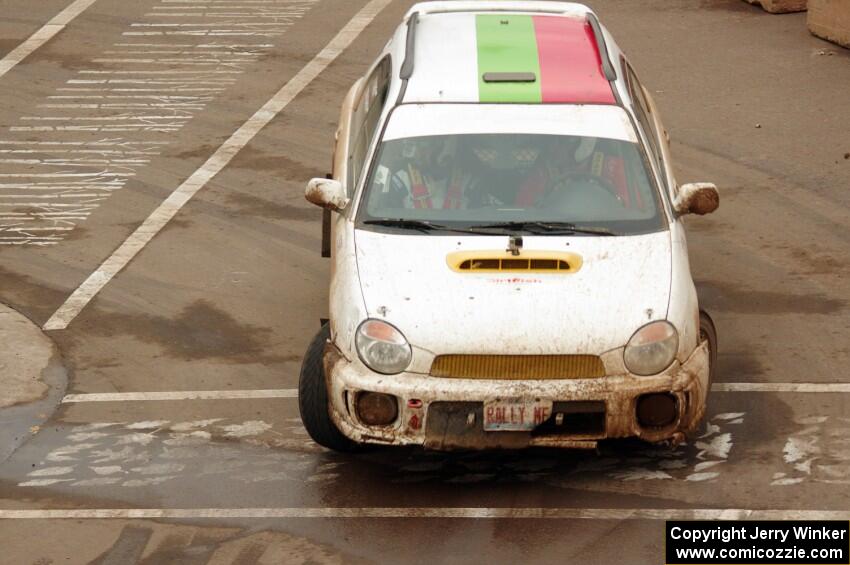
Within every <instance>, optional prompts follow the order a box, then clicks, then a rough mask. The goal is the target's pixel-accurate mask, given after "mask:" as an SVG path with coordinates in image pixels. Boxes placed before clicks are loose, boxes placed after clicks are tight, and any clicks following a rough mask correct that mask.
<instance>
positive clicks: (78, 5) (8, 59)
mask: <svg viewBox="0 0 850 565" xmlns="http://www.w3.org/2000/svg"><path fill="white" fill-rule="evenodd" d="M95 2H96V0H76V1H75V2H71V4H70V5H69V6H68V7H67V8H65V9H64V10H62V11H61V12H59V13H58V14H56V15H55V16H53V18H52V19H51V20H50V21H49V22H47V23H46V24H44V25H43V26H41V27H40V28H39V29H38V30H37V31H36V32H35V33H34V34H32V35H31V36H30V37H29V38H28V39H27V40H26V41H24V42H23V43H21V44H20V45H18V46H17V47H15V48H14V49H12V50H11V51H10V52H9V53H7V54H6V56H5V57H3V58H2V59H0V77H2V76H3V75H5V74H6V73H8V72H9V70H11V69H12V68H13V67H14V66H15V65H17V64H18V63H20V62H21V61H23V60H24V59H26V58H27V57H28V56H29V55H30V54H31V53H32V52H33V51H35V50H36V49H38V48H39V47H41V46H42V45H44V44H45V43H47V42H48V41H50V39H51V38H52V37H53V36H54V35H56V34H57V33H59V32H60V31H62V30H63V29H64V28H65V26H66V25H68V23H70V22H71V20H73V19H74V18H76V17H77V16H79V15H80V14H82V13H83V12H84V11H85V10H86V9H87V8H88V7H89V6H91V5H92V4H94V3H95Z"/></svg>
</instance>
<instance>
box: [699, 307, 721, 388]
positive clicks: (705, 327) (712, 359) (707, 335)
mask: <svg viewBox="0 0 850 565" xmlns="http://www.w3.org/2000/svg"><path fill="white" fill-rule="evenodd" d="M704 341H707V342H708V392H711V384H712V383H713V382H714V371H715V369H716V367H717V329H715V327H714V321H713V320H712V319H711V316H709V315H708V313H706V312H704V311H703V310H700V312H699V343H700V345H702V343H703V342H704Z"/></svg>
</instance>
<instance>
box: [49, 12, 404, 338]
mask: <svg viewBox="0 0 850 565" xmlns="http://www.w3.org/2000/svg"><path fill="white" fill-rule="evenodd" d="M391 1H392V0H371V1H370V2H369V3H368V4H366V6H364V7H363V8H362V9H361V10H360V11H359V12H358V13H357V14H356V15H355V16H354V17H353V18H352V19H351V20H350V21H349V22H348V23H347V24H345V26H344V27H343V28H342V29H341V30H340V31H339V33H337V35H336V36H334V38H333V39H331V41H330V43H328V44H327V45H326V46H325V47H324V48H323V49H322V50H321V51H320V52H319V53H318V54H317V55H316V56H315V57H313V59H312V60H311V61H310V62H309V63H307V64H306V65H305V66H304V67H303V68H302V69H301V70H300V71H298V73H297V74H296V75H295V76H294V77H292V79H291V80H290V81H289V82H287V83H286V84H285V85H284V86H283V87H282V88H281V89H280V90H279V91H277V93H276V94H275V95H274V96H272V97H271V99H269V101H268V102H266V103H265V104H264V105H263V107H262V108H260V109H259V110H257V112H256V113H255V114H254V115H253V116H251V117H250V118H249V119H248V121H247V122H245V123H244V124H242V125H241V126H240V127H239V129H238V130H236V131H235V132H234V133H233V135H231V136H230V137H229V138H228V139H227V141H225V142H224V144H222V145H221V146H220V147H219V148H218V149H217V150H216V151H215V153H213V154H212V156H211V157H210V158H209V159H207V161H206V163H204V164H203V165H201V167H200V168H199V169H198V170H196V171H195V172H194V173H192V174H191V175H190V176H189V178H187V179H186V180H185V181H184V182H183V184H181V185H180V186H179V187H177V189H176V190H175V191H174V192H172V193H171V195H170V196H168V198H166V199H165V200H164V201H163V202H162V204H160V205H159V206H158V207H157V208H156V210H154V211H153V213H152V214H151V215H150V216H148V217H147V219H145V221H144V222H142V225H140V226H139V227H138V228H136V230H135V231H134V232H133V233H132V234H130V236H129V237H128V238H127V239H126V240H125V241H124V243H122V244H121V245H120V246H119V247H118V249H116V250H115V251H114V252H113V254H112V255H110V256H109V257H108V258H107V259H106V260H105V261H104V262H103V263H102V264H101V265H100V267H98V269H97V270H96V271H95V272H93V273H92V274H91V275H89V277H88V278H87V279H86V280H85V281H83V284H81V285H80V286H79V287H78V288H77V289H76V290H75V291H74V292H73V293H72V294H71V296H69V297H68V299H67V300H65V302H64V304H62V306H60V307H59V309H58V310H57V311H56V312H54V314H53V315H52V316H51V317H50V319H49V320H47V322H46V323H45V324H44V329H45V330H62V329H65V328H66V327H68V324H70V323H71V321H72V320H73V319H74V318H75V317H76V316H77V314H79V313H80V311H81V310H82V309H83V308H85V306H86V305H87V304H88V303H89V301H90V300H91V299H92V298H93V297H94V296H95V295H96V294H97V293H98V292H100V290H101V289H102V288H103V287H104V286H106V285H107V284H108V283H109V281H110V280H112V278H113V277H114V276H115V275H116V274H118V272H119V271H121V269H123V268H124V267H125V266H127V264H128V263H129V262H130V261H132V259H133V258H134V257H135V256H136V254H138V253H139V252H140V251H141V250H142V249H143V248H144V247H145V245H147V244H148V242H150V241H151V239H153V238H154V236H156V234H157V233H159V231H160V230H161V229H162V228H163V227H165V225H166V224H167V223H168V222H169V221H170V220H171V219H172V218H173V217H174V216H175V215H176V214H177V212H179V211H180V209H181V208H182V207H183V206H184V205H185V204H186V203H187V202H188V201H189V200H190V199H191V198H192V197H193V196H194V195H195V194H196V193H197V192H198V191H199V190H200V189H201V188H203V187H204V185H206V183H207V182H208V181H209V180H210V179H212V178H213V177H214V176H215V175H217V174H218V173H219V172H220V171H221V170H222V169H224V167H225V166H227V164H228V163H229V162H230V161H231V160H232V159H233V157H235V156H236V154H237V153H238V152H239V151H240V150H241V149H242V148H243V147H245V146H246V145H247V144H248V142H250V141H251V139H253V138H254V136H255V135H256V134H257V133H258V132H259V131H260V130H261V129H262V128H263V127H265V126H266V124H268V123H269V122H270V121H271V120H272V119H273V118H274V117H275V116H277V114H279V113H280V112H281V111H282V110H283V109H284V108H286V106H287V105H289V103H290V102H291V101H292V100H293V99H295V97H296V96H297V95H298V94H299V93H300V92H301V91H302V90H304V88H305V87H306V86H307V85H308V84H310V83H311V82H312V81H313V80H314V79H315V78H316V77H318V76H319V74H320V73H321V72H322V71H324V70H325V68H327V66H328V65H330V64H331V63H332V62H333V61H334V60H335V59H336V58H337V57H338V56H339V55H340V54H341V53H342V52H343V51H344V50H345V49H346V48H347V47H348V46H349V45H351V43H353V42H354V40H355V39H356V38H357V37H358V36H359V35H360V33H361V32H362V31H363V30H364V29H365V28H366V26H367V25H369V23H370V22H371V21H372V20H373V19H374V18H375V16H377V15H378V13H380V11H381V10H382V9H383V8H384V7H385V6H387V5H388V4H389V3H390V2H391Z"/></svg>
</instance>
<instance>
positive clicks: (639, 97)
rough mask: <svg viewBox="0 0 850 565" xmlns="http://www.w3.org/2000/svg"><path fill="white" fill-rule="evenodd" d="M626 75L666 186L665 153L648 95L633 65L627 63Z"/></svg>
mask: <svg viewBox="0 0 850 565" xmlns="http://www.w3.org/2000/svg"><path fill="white" fill-rule="evenodd" d="M626 75H627V76H628V81H629V94H630V95H631V97H632V102H633V103H634V108H635V115H636V117H637V120H638V122H639V123H640V127H641V129H643V131H644V133H646V137H647V138H648V139H647V141H648V142H649V149H650V152H651V153H652V158H653V159H655V164H656V165H657V166H658V173H659V175H661V182H663V183H664V185H665V186H666V185H667V169H666V168H665V166H664V154H663V153H662V151H661V146H660V143H661V137H660V136H659V132H658V130H657V129H656V127H655V121H654V120H653V119H652V115H651V114H652V110H651V109H650V107H649V103H648V102H647V100H646V97H645V96H644V94H643V89H642V88H641V86H640V81H638V78H637V75H636V74H635V71H634V70H633V69H632V67H631V65H628V64H627V65H626Z"/></svg>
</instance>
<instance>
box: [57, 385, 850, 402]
mask: <svg viewBox="0 0 850 565" xmlns="http://www.w3.org/2000/svg"><path fill="white" fill-rule="evenodd" d="M711 391H712V392H801V393H811V392H839V393H842V392H850V383H715V384H714V385H713V386H712V387H711ZM245 398H298V389H296V388H270V389H257V390H184V391H155V392H93V393H83V394H68V395H66V396H65V398H63V399H62V403H63V404H70V403H77V402H133V401H145V400H232V399H245Z"/></svg>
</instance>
